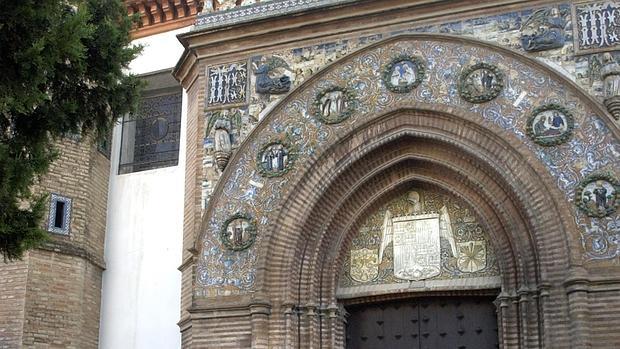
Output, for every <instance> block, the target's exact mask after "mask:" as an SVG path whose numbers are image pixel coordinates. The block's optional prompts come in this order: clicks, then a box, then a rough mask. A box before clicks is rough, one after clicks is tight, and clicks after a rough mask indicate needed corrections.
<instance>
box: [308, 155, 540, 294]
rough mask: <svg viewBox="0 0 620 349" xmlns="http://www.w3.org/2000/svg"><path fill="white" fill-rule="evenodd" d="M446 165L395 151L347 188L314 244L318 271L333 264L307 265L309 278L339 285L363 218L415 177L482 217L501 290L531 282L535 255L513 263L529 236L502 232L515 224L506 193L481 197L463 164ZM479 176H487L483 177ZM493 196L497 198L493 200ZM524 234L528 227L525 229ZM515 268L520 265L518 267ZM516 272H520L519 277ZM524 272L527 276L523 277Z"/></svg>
mask: <svg viewBox="0 0 620 349" xmlns="http://www.w3.org/2000/svg"><path fill="white" fill-rule="evenodd" d="M411 159H416V160H417V162H412V161H410V160H411ZM412 165H413V166H412ZM450 165H451V164H450V163H443V164H439V163H432V162H431V161H429V159H428V158H425V159H421V155H420V154H419V152H418V153H417V154H414V153H404V154H398V155H397V157H396V158H393V159H392V160H391V161H389V162H387V163H385V164H384V166H385V167H383V168H378V169H377V170H376V171H375V172H376V174H375V175H374V176H373V177H372V178H370V179H367V180H366V181H365V183H364V185H363V186H361V187H359V188H355V189H352V190H350V192H349V194H350V195H349V197H348V198H347V199H346V201H345V202H344V203H343V204H342V205H341V206H340V207H339V208H338V210H337V212H336V213H335V214H333V215H332V217H331V220H330V225H329V226H328V229H327V231H329V232H330V234H324V235H323V240H322V242H321V246H320V247H319V248H316V250H318V251H323V252H324V253H321V255H320V256H316V257H315V258H316V259H319V260H321V262H320V264H321V270H324V267H323V264H327V265H330V266H331V268H330V269H329V272H328V273H325V272H322V271H321V272H313V271H312V270H308V271H307V273H308V274H310V275H308V277H314V278H315V279H313V281H314V282H315V283H319V284H320V283H321V280H320V279H318V278H320V277H326V278H330V281H328V282H322V284H323V285H328V286H327V289H328V290H329V289H330V287H331V288H332V291H333V290H335V286H336V284H337V283H336V282H335V279H336V276H337V275H338V274H339V273H340V270H341V269H340V266H341V265H342V263H343V262H344V260H342V257H343V256H344V254H343V253H344V252H345V251H346V250H347V246H348V244H349V243H350V240H351V238H353V236H354V235H355V232H356V231H357V227H358V226H359V223H361V220H363V218H364V217H366V216H367V214H369V213H371V212H372V211H373V210H374V209H376V208H378V206H380V205H381V204H383V203H384V202H385V200H381V199H382V198H383V197H385V196H386V194H390V193H391V192H393V191H394V190H395V189H394V188H395V187H403V185H407V183H409V182H411V181H413V180H416V181H419V182H422V183H432V184H433V186H436V187H439V188H440V189H442V190H443V191H445V192H449V193H450V194H452V195H454V196H457V197H459V198H461V199H463V200H464V201H465V202H466V203H467V204H468V205H469V206H470V207H471V208H472V210H473V211H474V212H475V213H476V215H477V216H478V217H482V219H481V222H482V224H483V226H484V227H485V230H486V231H487V232H489V234H490V235H491V237H492V240H491V241H492V242H493V247H494V250H495V251H497V252H498V255H501V257H502V258H499V262H500V265H501V270H502V276H503V277H504V279H503V286H504V288H505V289H516V285H518V284H523V283H528V284H533V283H535V282H536V277H535V275H536V274H537V273H528V272H527V269H534V270H535V262H534V261H533V260H532V259H533V256H531V255H530V256H525V257H522V258H521V259H525V260H531V261H532V262H531V263H530V265H528V266H526V267H527V268H524V267H523V266H517V265H515V261H516V260H517V256H518V255H519V254H522V253H523V252H527V251H528V250H533V247H532V246H530V245H529V244H528V243H527V242H528V241H529V240H528V239H518V240H517V241H511V240H510V239H509V238H510V236H508V234H507V232H506V230H507V228H506V226H507V225H509V226H514V225H515V222H511V221H508V219H506V218H504V217H507V216H509V215H514V214H515V213H516V208H514V207H512V208H510V209H511V211H512V212H511V213H508V212H507V211H508V209H503V210H502V207H499V205H502V203H504V204H503V205H504V206H505V204H506V203H508V204H510V201H509V200H506V197H505V196H504V197H493V196H489V195H488V193H487V195H486V196H482V195H484V193H481V192H480V190H479V188H478V187H479V183H474V182H472V181H470V180H469V179H468V178H467V173H462V172H459V171H457V169H459V170H461V171H462V170H465V169H463V168H462V167H454V166H452V167H450ZM438 172H441V173H443V175H442V176H437V173H438ZM377 177H378V178H377ZM482 180H486V178H484V179H482ZM388 196H389V195H388ZM362 198H364V200H362ZM494 199H495V202H493V200H494ZM498 211H499V212H498ZM502 216H503V217H502ZM518 218H519V217H517V219H518ZM516 224H519V222H516ZM335 232H341V233H335ZM523 233H526V232H525V231H524V232H522V234H523ZM343 236H344V237H343ZM343 241H344V242H343ZM524 242H525V243H524ZM515 254H516V255H515ZM526 254H527V253H526ZM310 264H312V263H310ZM517 269H521V270H520V271H517ZM523 269H525V271H523ZM517 275H520V276H519V277H517ZM526 275H527V276H530V277H529V278H526V277H525V276H526ZM517 279H519V280H517ZM323 294H326V290H323Z"/></svg>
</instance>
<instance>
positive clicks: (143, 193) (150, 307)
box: [99, 27, 189, 349]
mask: <svg viewBox="0 0 620 349" xmlns="http://www.w3.org/2000/svg"><path fill="white" fill-rule="evenodd" d="M188 30H189V27H187V28H183V29H179V30H175V31H170V32H167V33H162V34H158V35H153V36H149V37H146V38H141V39H138V40H135V41H134V43H136V44H141V45H143V46H144V49H143V52H142V54H141V56H140V57H138V58H137V59H136V60H135V61H134V62H132V64H131V67H130V68H131V71H132V72H133V73H134V74H144V73H148V72H153V71H159V70H162V69H168V68H172V67H173V66H174V65H175V64H176V62H177V60H178V59H179V57H180V56H181V54H182V52H183V47H182V45H181V44H180V43H179V42H178V40H177V38H176V35H177V34H179V33H182V32H186V31H188ZM186 116H187V95H186V93H185V91H183V105H182V114H181V118H182V119H181V134H180V144H179V146H180V151H179V163H178V165H177V166H173V167H166V168H161V169H155V170H149V171H142V172H135V173H129V174H122V175H119V174H118V164H119V154H120V148H121V131H122V130H121V125H117V126H116V127H115V129H114V138H113V141H112V156H111V170H110V186H109V193H108V212H107V230H106V245H105V261H106V267H107V269H106V270H105V271H104V273H103V287H102V295H101V296H102V297H101V322H100V331H99V348H102V349H147V348H148V349H158V348H162V349H164V348H165V349H171V348H180V347H181V336H180V332H179V328H178V326H177V321H178V320H179V314H180V299H181V273H180V272H179V271H178V270H177V268H178V266H179V265H180V264H181V249H182V242H183V241H182V240H183V194H184V187H185V186H184V178H185V174H184V170H185V143H186V134H187V133H186V127H187V117H186Z"/></svg>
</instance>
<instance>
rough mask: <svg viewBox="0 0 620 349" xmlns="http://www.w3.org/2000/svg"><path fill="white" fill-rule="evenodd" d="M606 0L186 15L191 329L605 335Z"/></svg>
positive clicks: (611, 213)
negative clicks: (189, 23) (192, 21)
mask: <svg viewBox="0 0 620 349" xmlns="http://www.w3.org/2000/svg"><path fill="white" fill-rule="evenodd" d="M617 6H618V5H617V4H614V3H609V2H588V3H579V2H566V3H557V2H554V3H547V2H501V1H498V2H485V3H484V4H482V3H474V2H402V1H305V2H296V1H281V2H268V3H255V4H252V5H249V6H248V7H240V8H236V9H233V10H228V12H222V13H218V12H214V13H206V14H201V15H199V16H198V18H197V21H196V26H195V27H194V29H193V30H192V31H190V32H188V33H186V34H183V35H180V36H179V38H180V40H181V42H182V43H183V45H184V47H185V52H184V54H183V56H182V57H181V59H180V61H179V64H178V65H177V66H176V68H175V71H174V75H175V77H176V78H177V79H179V81H180V82H181V83H182V85H183V87H184V88H185V89H186V90H187V93H188V106H189V107H188V138H187V149H188V158H187V167H186V171H185V176H186V177H185V179H186V181H185V183H186V191H185V205H186V206H185V225H184V257H183V264H182V266H181V268H180V270H181V271H182V273H183V286H182V300H183V302H182V306H181V309H182V316H181V321H180V323H179V324H180V327H181V333H182V341H183V346H184V347H221V348H225V347H230V348H238V347H248V348H249V347H252V348H315V347H316V348H319V347H324V348H344V347H346V348H379V347H386V348H388V347H389V348H392V347H394V348H396V347H399V348H400V347H402V348H405V347H407V348H418V347H420V348H423V347H427V348H446V347H462V348H465V347H467V348H483V347H484V348H486V347H488V348H491V347H496V346H499V347H501V348H540V347H545V348H568V347H572V348H588V347H597V348H599V347H600V348H603V347H605V348H613V347H616V346H617V345H618V343H620V337H618V335H617V334H616V333H615V331H614V330H613V328H615V327H616V326H617V325H618V323H619V321H620V317H619V316H618V312H617V309H618V307H620V298H619V297H618V287H619V284H618V283H617V282H618V277H619V276H620V273H619V269H618V265H617V264H618V257H619V256H618V248H617V246H618V245H617V236H618V235H617V234H618V211H617V206H618V176H619V172H618V169H619V166H618V165H619V164H620V157H619V154H620V153H619V152H618V123H617V120H616V119H614V116H613V115H610V112H611V113H613V107H612V104H613V103H612V99H613V97H612V95H614V94H615V93H616V92H613V91H615V87H614V86H615V85H614V84H615V82H612V81H611V79H610V76H611V75H609V73H608V72H609V71H611V70H613V69H617V68H616V67H617V65H616V63H615V58H614V57H615V55H616V50H617V46H615V45H616V44H614V43H612V41H613V42H615V41H614V40H616V39H615V33H616V31H617V30H618V29H617V26H615V24H612V22H610V21H609V20H610V18H611V19H613V18H614V15H613V14H615V13H616V11H617V10H616V9H617ZM610 16H611V17H610ZM603 24H605V25H604V28H603V27H601V25H603ZM612 38H613V39H612ZM614 79H615V78H614ZM608 108H609V109H608ZM248 125H249V126H250V127H248ZM239 140H242V141H239ZM215 179H217V184H215V185H213V184H212V183H213V181H214V180H215ZM205 182H207V183H208V185H203V183H205ZM204 188H208V189H209V190H204ZM211 188H212V189H211ZM201 189H202V192H201Z"/></svg>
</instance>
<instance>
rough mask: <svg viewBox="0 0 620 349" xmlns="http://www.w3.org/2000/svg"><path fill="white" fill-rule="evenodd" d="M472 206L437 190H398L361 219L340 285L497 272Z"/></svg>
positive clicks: (450, 277) (494, 274) (346, 286)
mask: <svg viewBox="0 0 620 349" xmlns="http://www.w3.org/2000/svg"><path fill="white" fill-rule="evenodd" d="M472 212H473V211H472V210H471V209H470V208H469V207H468V205H467V204H466V203H465V202H463V201H462V200H460V199H458V198H455V197H452V196H450V195H449V194H446V193H443V192H441V191H438V190H429V189H422V188H411V189H410V190H409V191H407V192H403V193H402V194H401V195H400V196H398V197H397V198H395V199H394V200H392V201H391V202H389V203H387V204H385V205H384V206H383V207H381V208H380V209H378V210H376V211H375V212H374V213H372V214H370V215H369V216H368V218H366V220H365V221H364V222H363V223H362V224H361V227H360V229H359V231H358V233H357V235H356V236H355V237H354V238H353V240H352V242H351V246H350V247H349V251H348V252H347V256H346V257H345V263H344V265H343V267H342V271H341V273H340V278H339V287H340V288H341V289H346V288H350V287H354V286H361V285H366V286H368V285H384V284H394V283H401V284H402V283H405V284H406V283H409V282H411V281H422V280H452V279H461V278H481V277H482V278H489V277H492V276H498V275H499V267H498V265H497V261H496V258H495V253H494V252H493V248H492V247H491V243H490V242H489V237H488V234H487V232H485V231H484V228H483V227H482V225H481V224H480V223H479V222H478V219H477V218H476V217H475V216H474V215H473V213H472ZM485 286H486V285H485ZM374 289H375V290H379V291H380V290H381V288H380V287H374Z"/></svg>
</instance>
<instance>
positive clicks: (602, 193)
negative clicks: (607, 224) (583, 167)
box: [575, 173, 620, 217]
mask: <svg viewBox="0 0 620 349" xmlns="http://www.w3.org/2000/svg"><path fill="white" fill-rule="evenodd" d="M575 203H576V204H577V206H578V207H579V208H580V209H582V210H583V211H584V212H585V213H586V214H587V215H588V216H590V217H605V216H609V215H611V214H612V213H614V212H615V211H616V209H617V208H618V206H620V182H618V180H616V179H615V178H613V177H612V176H611V174H606V173H596V174H591V175H589V176H588V177H586V178H585V179H584V180H583V181H582V182H581V183H580V184H579V186H578V187H577V191H576V192H575Z"/></svg>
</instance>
